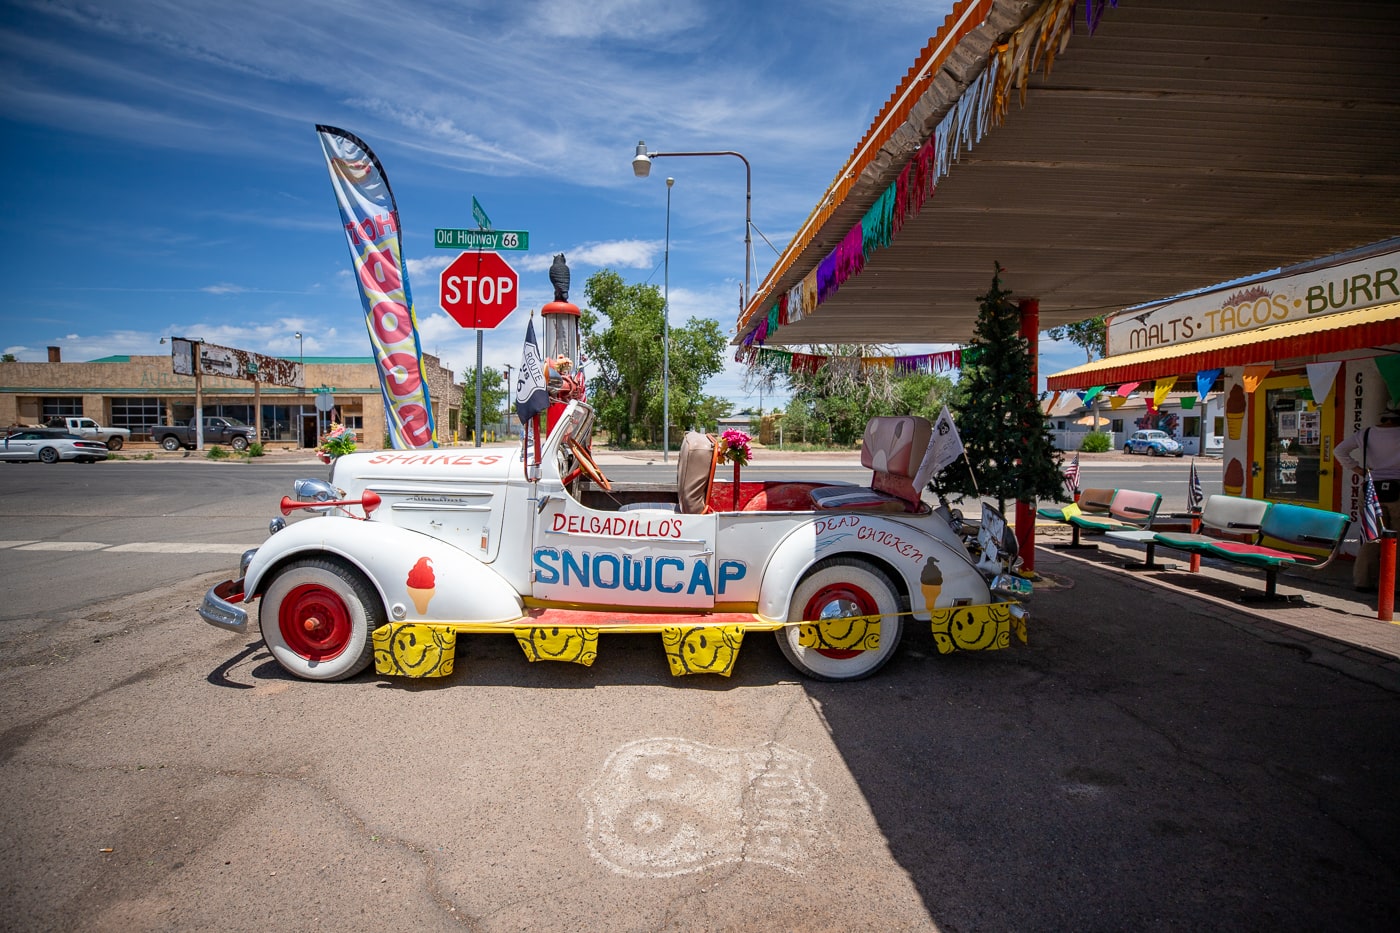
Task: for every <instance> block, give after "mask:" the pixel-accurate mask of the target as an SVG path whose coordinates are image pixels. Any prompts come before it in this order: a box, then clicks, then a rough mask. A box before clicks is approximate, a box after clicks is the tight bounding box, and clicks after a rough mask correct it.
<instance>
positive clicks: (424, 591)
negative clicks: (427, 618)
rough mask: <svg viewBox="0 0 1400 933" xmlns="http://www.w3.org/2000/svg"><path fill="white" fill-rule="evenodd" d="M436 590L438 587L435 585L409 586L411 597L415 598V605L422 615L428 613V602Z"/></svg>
mask: <svg viewBox="0 0 1400 933" xmlns="http://www.w3.org/2000/svg"><path fill="white" fill-rule="evenodd" d="M436 592H437V587H435V586H410V587H409V588H408V595H409V598H410V599H412V600H413V607H414V608H415V609H417V610H418V614H419V615H420V616H421V615H425V614H426V613H427V611H428V603H429V602H430V601H431V600H432V598H433V594H434V593H436Z"/></svg>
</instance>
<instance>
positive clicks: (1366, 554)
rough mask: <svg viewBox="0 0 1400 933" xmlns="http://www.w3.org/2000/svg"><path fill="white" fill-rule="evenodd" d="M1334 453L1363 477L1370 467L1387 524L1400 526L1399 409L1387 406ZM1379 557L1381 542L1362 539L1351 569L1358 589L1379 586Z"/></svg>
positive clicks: (1393, 528)
mask: <svg viewBox="0 0 1400 933" xmlns="http://www.w3.org/2000/svg"><path fill="white" fill-rule="evenodd" d="M1333 456H1334V457H1336V458H1337V462H1338V463H1339V464H1341V465H1342V466H1343V467H1346V468H1347V469H1348V470H1352V471H1354V472H1356V473H1359V474H1360V475H1361V477H1362V480H1363V481H1364V480H1365V477H1366V471H1367V470H1368V469H1369V470H1370V471H1371V480H1372V481H1373V482H1374V483H1375V484H1376V497H1377V498H1378V499H1380V500H1381V512H1382V513H1383V514H1384V515H1385V527H1386V528H1388V529H1391V530H1392V531H1394V530H1397V529H1400V410H1397V409H1393V408H1387V409H1386V410H1385V411H1384V412H1383V413H1382V414H1381V417H1380V420H1379V423H1378V424H1377V425H1376V426H1375V427H1372V428H1362V429H1361V430H1360V431H1357V432H1356V433H1355V434H1353V435H1352V436H1351V437H1349V438H1347V439H1346V440H1344V441H1342V442H1341V443H1340V444H1338V445H1337V449H1336V450H1335V451H1334V452H1333ZM1380 557H1381V546H1380V542H1378V541H1362V543H1361V549H1360V550H1359V551H1358V552H1357V554H1356V563H1355V564H1354V565H1353V566H1352V571H1351V582H1352V583H1353V584H1354V585H1355V586H1356V588H1357V589H1358V590H1367V591H1369V590H1374V589H1375V588H1376V586H1377V584H1378V582H1379V581H1380Z"/></svg>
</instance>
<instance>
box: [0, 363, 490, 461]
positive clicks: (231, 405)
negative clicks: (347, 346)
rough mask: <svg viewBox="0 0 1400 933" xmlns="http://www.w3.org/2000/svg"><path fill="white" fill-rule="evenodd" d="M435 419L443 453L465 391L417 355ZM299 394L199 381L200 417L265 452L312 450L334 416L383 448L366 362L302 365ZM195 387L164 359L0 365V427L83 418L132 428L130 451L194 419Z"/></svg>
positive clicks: (218, 379)
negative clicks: (322, 398) (326, 405)
mask: <svg viewBox="0 0 1400 933" xmlns="http://www.w3.org/2000/svg"><path fill="white" fill-rule="evenodd" d="M423 360H424V364H425V366H424V368H425V369H426V371H427V374H428V391H429V395H430V397H431V399H432V403H433V418H434V423H435V424H436V426H437V433H438V438H439V440H440V442H441V443H444V444H450V443H453V442H454V441H455V439H456V434H457V431H458V430H459V426H460V423H461V407H462V391H463V387H462V386H461V385H460V384H459V383H458V382H457V381H456V377H455V375H454V374H453V372H452V370H450V369H447V368H446V367H444V366H443V365H442V362H441V361H440V360H439V359H438V358H437V357H434V356H431V355H429V354H424V356H423ZM303 362H304V366H305V374H306V375H305V379H304V382H305V389H300V388H295V387H287V386H275V385H265V384H255V383H253V382H252V381H249V380H246V379H234V378H230V377H226V376H204V377H203V378H202V380H201V381H202V386H201V390H202V395H203V407H204V414H205V415H223V416H225V417H230V418H237V419H239V420H240V421H246V422H247V423H249V424H258V419H259V416H261V425H260V428H261V431H262V437H263V439H264V442H265V443H268V444H276V445H278V446H302V447H315V446H316V445H317V443H318V438H319V432H320V426H322V425H324V424H325V419H326V418H327V417H329V416H330V415H336V416H338V417H339V418H340V420H341V421H342V422H343V423H345V424H346V425H348V426H349V427H351V428H352V429H353V430H354V431H355V432H356V434H357V435H358V438H359V440H360V442H361V443H362V444H364V445H365V446H367V447H371V448H377V447H381V446H383V445H384V444H385V419H384V398H383V395H382V393H381V391H380V387H379V373H378V370H377V368H376V367H375V364H374V359H373V358H372V357H307V358H306V359H305V360H304V361H303ZM322 393H328V394H330V395H331V397H332V399H333V400H334V410H333V411H332V412H330V413H326V414H323V415H321V416H320V420H318V412H317V409H316V397H317V395H319V394H322ZM194 411H195V380H194V377H193V376H183V375H178V374H176V373H175V372H173V371H172V364H171V357H170V356H168V355H160V356H109V357H104V358H102V359H98V360H91V361H89V362H84V363H65V362H62V361H61V358H60V353H59V350H58V348H57V347H50V348H49V361H48V362H44V363H18V362H15V363H0V425H17V424H41V423H43V422H44V421H45V420H47V419H48V418H53V417H61V416H65V415H86V416H87V417H89V418H93V419H95V420H96V421H98V422H99V423H101V424H103V425H110V426H113V427H121V428H129V429H130V430H131V436H132V441H133V442H134V443H139V442H141V441H147V440H149V438H150V431H151V426H152V425H156V424H177V423H182V422H185V421H188V420H189V419H190V418H192V417H194Z"/></svg>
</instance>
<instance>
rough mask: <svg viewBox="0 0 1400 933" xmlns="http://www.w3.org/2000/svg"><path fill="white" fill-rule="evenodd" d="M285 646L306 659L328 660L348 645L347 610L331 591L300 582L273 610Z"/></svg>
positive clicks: (348, 620) (348, 617) (348, 618)
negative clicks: (285, 643)
mask: <svg viewBox="0 0 1400 933" xmlns="http://www.w3.org/2000/svg"><path fill="white" fill-rule="evenodd" d="M277 626H278V628H279V629H280V630H281V632H282V638H283V639H285V640H286V642H287V647H288V648H291V649H292V650H293V651H295V652H296V653H297V654H298V655H300V656H301V657H303V658H305V659H306V660H308V661H329V660H330V659H331V658H334V657H336V656H337V655H339V654H340V653H341V652H342V651H344V650H345V648H346V646H347V645H349V644H350V633H351V630H352V625H351V623H350V612H349V610H348V609H347V608H346V606H345V601H344V600H342V599H341V598H340V596H339V594H337V593H336V592H335V591H334V590H332V589H330V588H329V587H324V586H320V585H318V584H315V583H304V584H302V585H301V586H298V587H297V588H296V589H294V590H292V591H291V592H290V593H288V594H287V598H286V599H284V600H282V605H281V607H280V608H279V609H278V610H277Z"/></svg>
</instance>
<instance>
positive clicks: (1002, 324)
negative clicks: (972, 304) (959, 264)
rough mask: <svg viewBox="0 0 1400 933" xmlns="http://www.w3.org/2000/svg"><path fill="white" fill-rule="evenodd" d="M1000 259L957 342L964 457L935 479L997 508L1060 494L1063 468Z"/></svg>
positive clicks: (1061, 498)
mask: <svg viewBox="0 0 1400 933" xmlns="http://www.w3.org/2000/svg"><path fill="white" fill-rule="evenodd" d="M1001 272H1002V268H1001V265H1000V264H997V266H996V273H995V274H994V275H993V276H992V287H991V289H990V290H989V291H988V292H987V294H985V295H982V296H981V297H980V298H979V299H978V301H980V302H981V303H982V304H981V309H980V311H979V312H978V315H977V329H976V331H975V332H974V333H973V337H972V342H971V343H970V344H968V346H967V347H966V348H964V349H963V354H962V361H963V366H962V377H961V379H960V380H959V386H958V388H959V390H960V391H959V393H958V394H959V395H960V396H961V401H960V403H958V404H956V405H955V406H954V408H953V417H954V419H955V420H956V421H957V425H958V433H959V434H960V435H961V436H962V442H963V447H964V450H965V452H966V459H959V460H955V461H954V462H953V463H952V464H950V465H949V466H948V468H947V469H945V470H944V471H943V472H942V473H941V474H939V477H938V478H937V479H936V480H935V484H936V485H937V486H938V487H939V488H941V489H942V490H943V491H944V492H952V493H962V494H963V495H968V496H978V495H981V496H987V497H989V498H994V499H996V500H997V506H998V508H1000V509H1001V511H1002V513H1003V514H1005V512H1006V503H1007V502H1008V501H1011V500H1017V501H1021V502H1027V503H1034V502H1035V501H1036V500H1037V499H1047V500H1052V501H1055V502H1066V501H1068V497H1067V496H1066V494H1065V485H1064V474H1063V472H1062V469H1061V465H1060V458H1059V454H1058V452H1057V451H1056V450H1055V446H1054V444H1053V443H1052V442H1051V439H1050V433H1049V430H1048V428H1047V426H1046V423H1045V417H1044V415H1043V414H1041V411H1040V400H1039V397H1038V394H1037V392H1036V386H1035V382H1034V372H1035V370H1034V366H1033V362H1034V361H1033V360H1032V359H1031V354H1030V348H1029V346H1028V345H1027V342H1026V339H1025V338H1024V337H1022V336H1021V314H1020V310H1019V309H1018V308H1017V306H1016V304H1015V302H1013V301H1011V300H1010V299H1011V292H1010V290H1008V289H1004V288H1002V285H1001Z"/></svg>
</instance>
